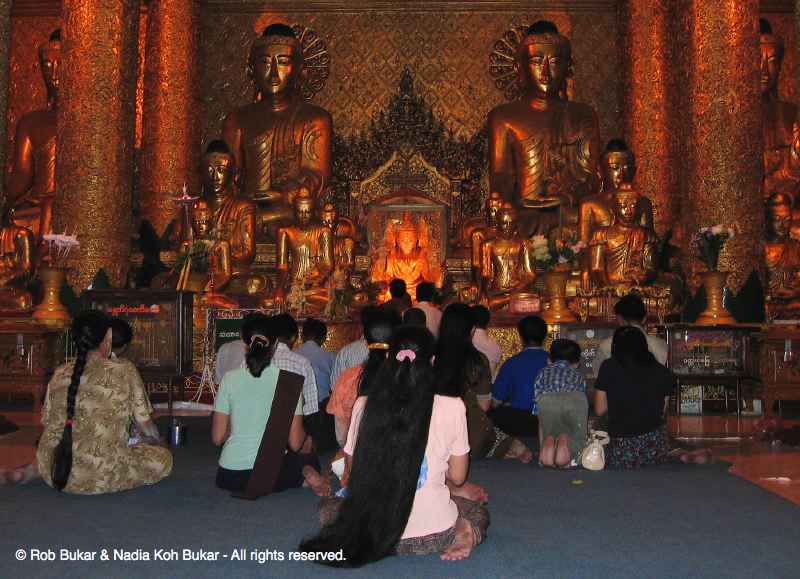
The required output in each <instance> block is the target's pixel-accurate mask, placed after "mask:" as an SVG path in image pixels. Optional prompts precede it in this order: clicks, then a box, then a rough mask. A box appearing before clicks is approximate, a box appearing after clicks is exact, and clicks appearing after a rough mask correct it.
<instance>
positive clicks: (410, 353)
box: [397, 350, 417, 362]
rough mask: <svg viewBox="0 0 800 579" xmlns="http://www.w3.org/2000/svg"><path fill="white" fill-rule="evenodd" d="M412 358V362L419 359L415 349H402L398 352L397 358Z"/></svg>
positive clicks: (399, 359) (401, 359) (400, 360)
mask: <svg viewBox="0 0 800 579" xmlns="http://www.w3.org/2000/svg"><path fill="white" fill-rule="evenodd" d="M406 359H407V360H411V361H412V362H413V361H414V360H416V359H417V355H416V354H415V353H414V350H400V351H399V352H397V360H398V361H399V362H402V361H403V360H406Z"/></svg>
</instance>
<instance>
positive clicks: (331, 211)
mask: <svg viewBox="0 0 800 579" xmlns="http://www.w3.org/2000/svg"><path fill="white" fill-rule="evenodd" d="M319 217H320V221H322V224H323V225H324V226H325V227H329V228H330V229H331V231H336V220H337V219H338V217H339V215H338V214H337V213H336V207H334V206H333V204H332V203H326V204H325V206H324V207H323V208H322V211H321V212H320V215H319Z"/></svg>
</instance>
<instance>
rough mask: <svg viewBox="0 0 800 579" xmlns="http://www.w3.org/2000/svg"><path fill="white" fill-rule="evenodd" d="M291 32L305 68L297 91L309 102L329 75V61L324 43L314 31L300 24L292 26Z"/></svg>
mask: <svg viewBox="0 0 800 579" xmlns="http://www.w3.org/2000/svg"><path fill="white" fill-rule="evenodd" d="M292 30H294V33H295V34H296V35H297V40H298V42H299V44H300V49H301V50H302V51H303V67H304V68H305V74H303V76H302V77H301V78H300V83H299V86H298V89H299V91H300V94H301V95H302V96H303V98H304V99H306V100H311V99H312V98H314V95H315V94H317V93H318V92H319V91H320V90H321V89H322V87H323V86H324V84H325V80H326V79H327V78H328V75H329V74H330V64H331V59H330V56H329V55H328V49H327V47H326V46H325V41H324V40H322V39H321V38H320V37H319V35H318V34H317V33H316V32H315V31H314V30H312V29H311V28H308V27H307V26H303V25H302V24H294V25H292Z"/></svg>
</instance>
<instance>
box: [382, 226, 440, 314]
mask: <svg viewBox="0 0 800 579" xmlns="http://www.w3.org/2000/svg"><path fill="white" fill-rule="evenodd" d="M385 242H386V257H385V258H383V257H381V258H379V259H376V260H375V263H373V266H372V273H371V276H370V277H371V278H372V281H373V282H377V283H379V284H381V286H382V287H383V286H385V288H384V294H385V295H384V297H385V298H386V299H389V290H388V289H386V288H388V285H389V282H391V281H392V280H393V279H402V280H403V281H404V282H406V291H407V292H408V294H409V295H410V296H411V298H412V299H415V300H416V299H417V286H418V285H419V284H420V283H422V282H423V281H427V282H431V283H436V284H437V285H441V284H440V279H439V278H440V275H441V268H440V266H439V264H436V263H432V261H431V258H432V256H431V254H430V249H429V233H428V225H427V224H426V223H425V219H424V218H420V220H419V222H418V223H417V224H416V225H415V224H414V221H413V220H412V219H411V213H410V212H408V211H405V212H403V218H402V221H401V222H400V223H399V224H397V223H395V221H394V220H392V219H390V220H389V222H388V224H387V227H386V237H385Z"/></svg>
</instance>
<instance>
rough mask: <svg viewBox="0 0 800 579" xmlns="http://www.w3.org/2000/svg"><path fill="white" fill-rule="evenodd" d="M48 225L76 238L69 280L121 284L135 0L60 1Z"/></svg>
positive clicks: (128, 207) (127, 225) (127, 231)
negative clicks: (104, 277) (100, 276)
mask: <svg viewBox="0 0 800 579" xmlns="http://www.w3.org/2000/svg"><path fill="white" fill-rule="evenodd" d="M63 18H64V30H63V34H62V46H63V51H64V55H63V68H62V77H61V91H60V93H59V97H60V100H59V106H58V117H57V118H58V139H59V141H58V151H57V166H58V171H57V175H56V196H55V202H54V209H53V229H54V230H55V231H58V232H59V233H60V232H63V231H66V232H67V233H69V234H72V233H73V232H74V233H75V234H76V235H77V237H78V241H79V242H80V244H81V245H80V248H79V249H78V251H76V252H74V253H72V254H70V259H69V263H68V265H69V266H71V268H72V271H71V272H70V276H69V281H70V284H71V285H72V286H73V287H75V288H76V289H79V290H80V289H83V288H85V287H86V286H87V285H88V284H89V283H90V282H91V280H92V277H93V276H94V275H95V273H97V271H98V270H99V269H101V268H103V269H105V271H106V273H108V277H109V279H110V280H111V283H112V284H113V285H115V286H120V285H122V284H123V283H124V282H125V280H126V276H127V272H128V266H129V264H130V252H131V242H130V240H131V213H132V204H131V194H132V190H133V144H134V143H133V139H134V130H133V129H134V114H135V110H134V109H135V98H134V96H135V89H136V58H137V56H136V38H137V33H138V28H139V2H138V0H64V5H63Z"/></svg>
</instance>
